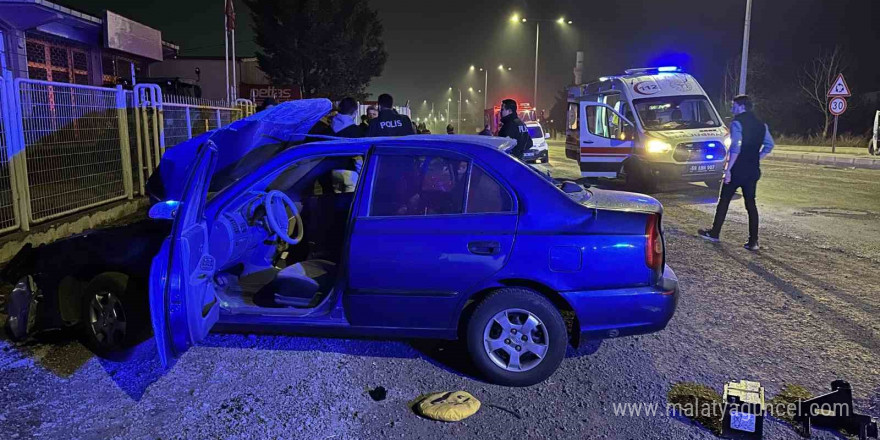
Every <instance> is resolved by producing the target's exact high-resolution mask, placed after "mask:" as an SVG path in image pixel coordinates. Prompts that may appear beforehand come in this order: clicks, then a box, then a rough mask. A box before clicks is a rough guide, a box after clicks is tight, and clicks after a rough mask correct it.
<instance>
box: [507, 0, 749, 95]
mask: <svg viewBox="0 0 880 440" xmlns="http://www.w3.org/2000/svg"><path fill="white" fill-rule="evenodd" d="M749 2H751V0H749ZM510 21H511V22H514V23H515V22H517V21H522V22H523V23H525V22H526V18H525V17H522V20H520V16H519V14H513V15H512V16H511V17H510ZM532 21H534V22H535V96H534V102H532V106H533V107H534V108H538V49H539V47H540V43H541V22H554V21H555V22H556V23H557V24H561V25H570V24H573V23H574V22H573V21H571V20H566V19H565V17H559V19H558V20H548V19H540V18H539V19H532ZM499 68H501V67H500V66H499Z"/></svg>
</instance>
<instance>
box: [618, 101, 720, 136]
mask: <svg viewBox="0 0 880 440" xmlns="http://www.w3.org/2000/svg"><path fill="white" fill-rule="evenodd" d="M633 104H634V105H635V108H636V112H637V113H638V114H639V119H640V120H641V121H642V127H644V129H645V130H654V131H662V130H681V129H686V128H713V127H720V126H721V122H720V121H719V120H718V115H717V114H716V113H715V110H714V109H713V108H712V105H711V104H710V103H709V100H708V99H706V97H705V96H700V95H697V96H667V97H663V98H647V99H636V100H634V101H633Z"/></svg>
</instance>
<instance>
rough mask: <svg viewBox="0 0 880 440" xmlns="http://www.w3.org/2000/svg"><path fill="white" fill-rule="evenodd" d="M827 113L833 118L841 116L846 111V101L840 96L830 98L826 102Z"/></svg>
mask: <svg viewBox="0 0 880 440" xmlns="http://www.w3.org/2000/svg"><path fill="white" fill-rule="evenodd" d="M828 111H830V112H831V114H832V115H834V116H840V115H842V114H843V112H845V111H846V99H845V98H843V97H840V96H838V97H835V98H831V101H828Z"/></svg>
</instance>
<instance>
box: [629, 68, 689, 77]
mask: <svg viewBox="0 0 880 440" xmlns="http://www.w3.org/2000/svg"><path fill="white" fill-rule="evenodd" d="M670 72H679V73H680V72H682V69H681V67H678V66H660V67H645V68H642V69H627V70H624V73H626V74H627V75H632V74H635V73H647V74H652V73H670Z"/></svg>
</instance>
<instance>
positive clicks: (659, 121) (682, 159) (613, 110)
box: [565, 67, 730, 190]
mask: <svg viewBox="0 0 880 440" xmlns="http://www.w3.org/2000/svg"><path fill="white" fill-rule="evenodd" d="M567 125H568V126H567V129H566V140H565V155H566V157H567V158H569V159H573V160H576V161H577V162H578V164H579V165H580V171H581V176H583V177H588V178H597V177H605V178H619V177H620V178H624V179H626V183H627V185H628V186H632V187H636V188H640V189H643V190H648V189H653V188H656V185H657V184H658V183H660V182H662V181H684V182H705V183H706V185H708V186H709V187H711V188H718V187H720V185H721V179H722V177H723V171H724V161H725V159H726V158H727V150H728V149H729V147H730V136H729V132H728V130H727V128H726V127H725V126H724V124H723V122H722V119H721V117H720V116H719V114H718V111H717V110H716V109H715V106H714V105H712V101H711V100H710V99H709V97H708V96H707V95H706V92H705V91H704V90H703V88H702V87H701V86H700V84H699V83H698V82H697V80H696V79H694V77H693V76H691V75H689V74H687V73H684V72H682V71H681V69H680V68H677V67H656V68H646V69H630V70H626V71H625V72H624V74H623V75H619V76H608V77H602V78H599V80H598V81H595V82H591V83H588V84H583V85H578V86H572V87H570V88H569V89H568V121H567Z"/></svg>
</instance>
